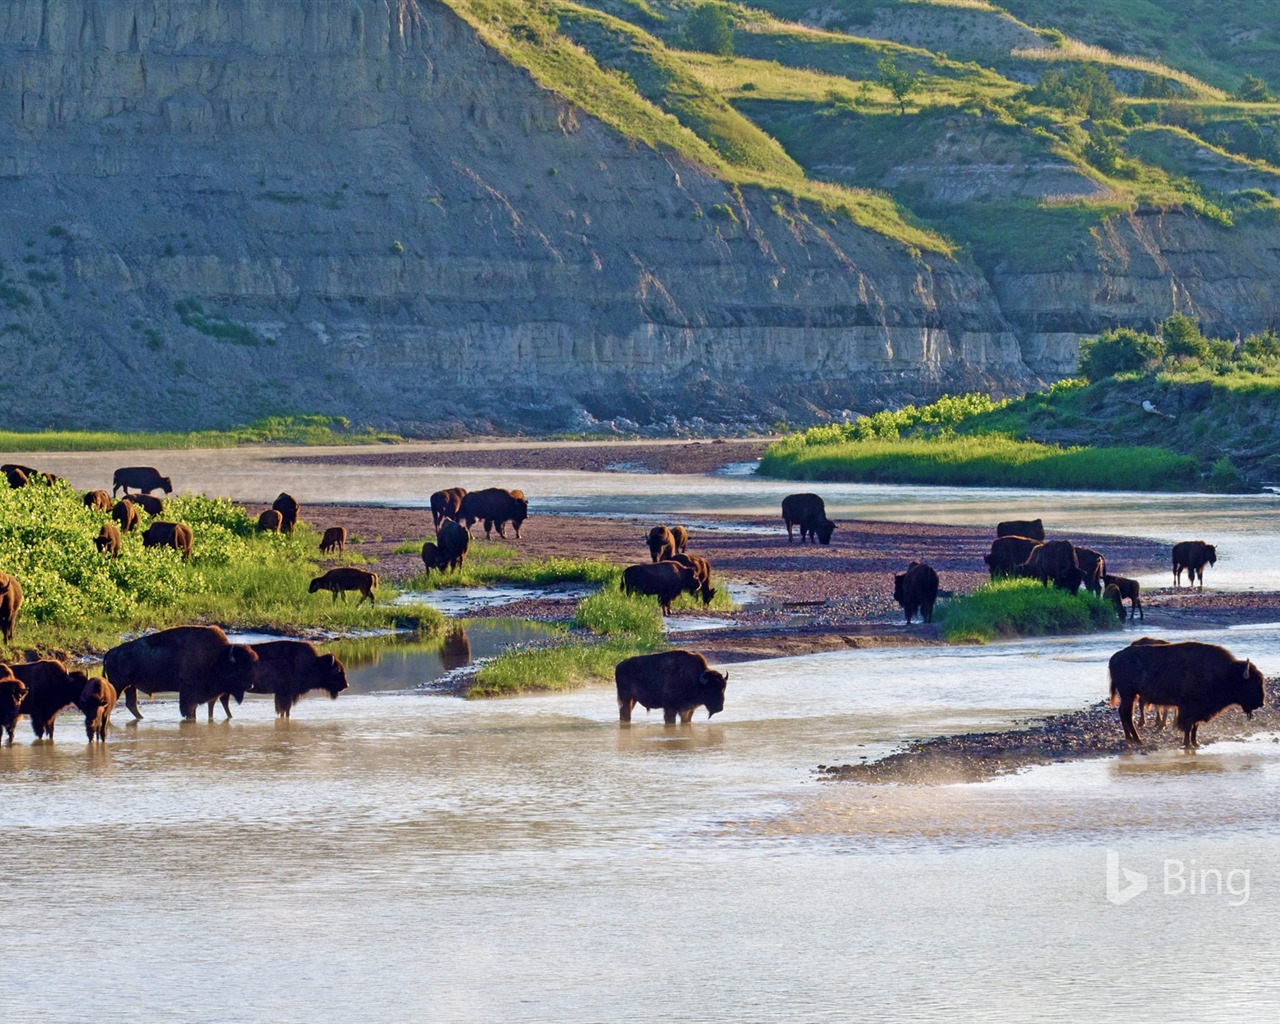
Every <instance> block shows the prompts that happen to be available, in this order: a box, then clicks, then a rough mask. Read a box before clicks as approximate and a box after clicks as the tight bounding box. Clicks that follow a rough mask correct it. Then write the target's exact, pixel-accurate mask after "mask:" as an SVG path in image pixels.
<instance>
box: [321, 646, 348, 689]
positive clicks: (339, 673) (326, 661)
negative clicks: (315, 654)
mask: <svg viewBox="0 0 1280 1024" xmlns="http://www.w3.org/2000/svg"><path fill="white" fill-rule="evenodd" d="M317 664H318V672H317V674H318V676H319V678H320V679H321V680H322V682H321V683H320V687H321V689H324V690H328V691H329V699H330V700H337V699H338V694H340V693H341V692H342V691H343V690H345V689H346V688H347V670H346V669H345V668H343V667H342V662H340V661H339V660H338V659H337V658H335V657H334V656H333V655H332V654H326V655H324V656H322V657H320V658H318V659H317Z"/></svg>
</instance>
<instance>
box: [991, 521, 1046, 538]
mask: <svg viewBox="0 0 1280 1024" xmlns="http://www.w3.org/2000/svg"><path fill="white" fill-rule="evenodd" d="M996 536H997V537H1030V538H1031V539H1032V540H1038V541H1040V543H1041V544H1043V543H1044V522H1043V521H1042V520H1040V519H1007V520H1005V521H1004V522H1003V523H997V524H996Z"/></svg>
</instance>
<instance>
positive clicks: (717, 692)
mask: <svg viewBox="0 0 1280 1024" xmlns="http://www.w3.org/2000/svg"><path fill="white" fill-rule="evenodd" d="M613 678H614V682H615V683H616V684H617V688H618V720H619V721H622V722H630V721H631V711H632V709H633V708H634V707H635V706H636V705H637V704H640V705H642V706H643V707H645V708H647V709H648V710H653V709H654V708H662V720H663V721H664V722H666V723H667V725H674V724H675V721H676V716H677V715H678V716H679V717H680V721H681V722H684V723H688V722H691V721H692V720H693V713H694V711H696V710H697V709H698V708H699V707H700V706H701V707H705V708H706V709H707V717H708V718H710V717H711V716H712V715H714V714H716V713H717V712H719V711H723V710H724V692H725V687H726V686H727V685H728V683H729V674H728V673H727V672H725V673H720V672H717V671H716V670H714V669H711V668H708V667H707V659H706V658H704V657H703V656H702V655H701V654H694V653H693V652H692V651H662V652H660V653H658V654H640V655H637V656H636V657H634V658H627V659H626V661H622V662H619V663H618V665H617V667H616V668H615V669H614V670H613Z"/></svg>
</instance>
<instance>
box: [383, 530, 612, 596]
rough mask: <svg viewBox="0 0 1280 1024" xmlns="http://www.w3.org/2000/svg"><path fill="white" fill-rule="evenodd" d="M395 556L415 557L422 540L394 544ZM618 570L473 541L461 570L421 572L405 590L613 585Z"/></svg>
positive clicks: (583, 560)
mask: <svg viewBox="0 0 1280 1024" xmlns="http://www.w3.org/2000/svg"><path fill="white" fill-rule="evenodd" d="M394 550H395V553H396V554H401V555H418V554H420V553H421V551H422V541H407V542H405V543H404V544H400V545H398V546H397V547H396V548H395V549H394ZM617 581H618V568H617V566H614V565H610V564H609V563H608V562H604V561H601V560H600V559H597V558H526V557H525V556H524V555H522V554H520V552H518V551H517V550H516V549H515V548H514V547H512V546H511V545H509V544H500V543H488V542H484V541H477V542H473V543H472V545H471V548H470V550H469V551H468V552H467V559H466V562H465V563H464V565H463V567H462V568H461V569H459V570H456V571H452V572H423V573H420V574H418V575H417V576H415V577H413V579H411V580H409V581H408V582H407V583H406V584H405V589H406V590H413V591H430V590H442V589H447V588H449V587H483V586H492V585H494V584H498V583H503V584H508V585H511V586H530V587H545V586H550V585H551V584H553V583H601V584H603V583H606V582H612V583H613V585H614V586H617Z"/></svg>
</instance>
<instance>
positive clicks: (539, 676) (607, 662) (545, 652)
mask: <svg viewBox="0 0 1280 1024" xmlns="http://www.w3.org/2000/svg"><path fill="white" fill-rule="evenodd" d="M662 646H663V645H662V643H661V641H654V640H644V639H635V638H632V637H616V638H610V639H608V640H604V641H601V642H597V643H581V642H576V643H566V644H561V645H558V646H555V647H544V648H538V649H535V650H523V651H510V652H508V653H506V654H501V655H499V656H498V657H496V658H494V659H493V661H491V662H489V663H487V664H485V665H482V666H481V667H480V669H479V670H478V671H477V672H476V677H475V681H474V682H473V683H472V684H471V686H470V687H469V688H468V690H467V694H466V696H467V698H468V699H470V700H475V699H480V698H489V697H513V696H516V695H518V694H521V693H549V692H556V691H562V690H575V689H580V688H581V687H583V686H586V685H588V684H590V683H596V682H603V681H609V680H612V679H613V670H614V667H615V666H616V665H617V664H618V662H620V661H622V660H624V659H626V658H630V657H632V656H633V655H636V654H648V653H649V652H651V651H655V650H658V649H659V648H660V647H662Z"/></svg>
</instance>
